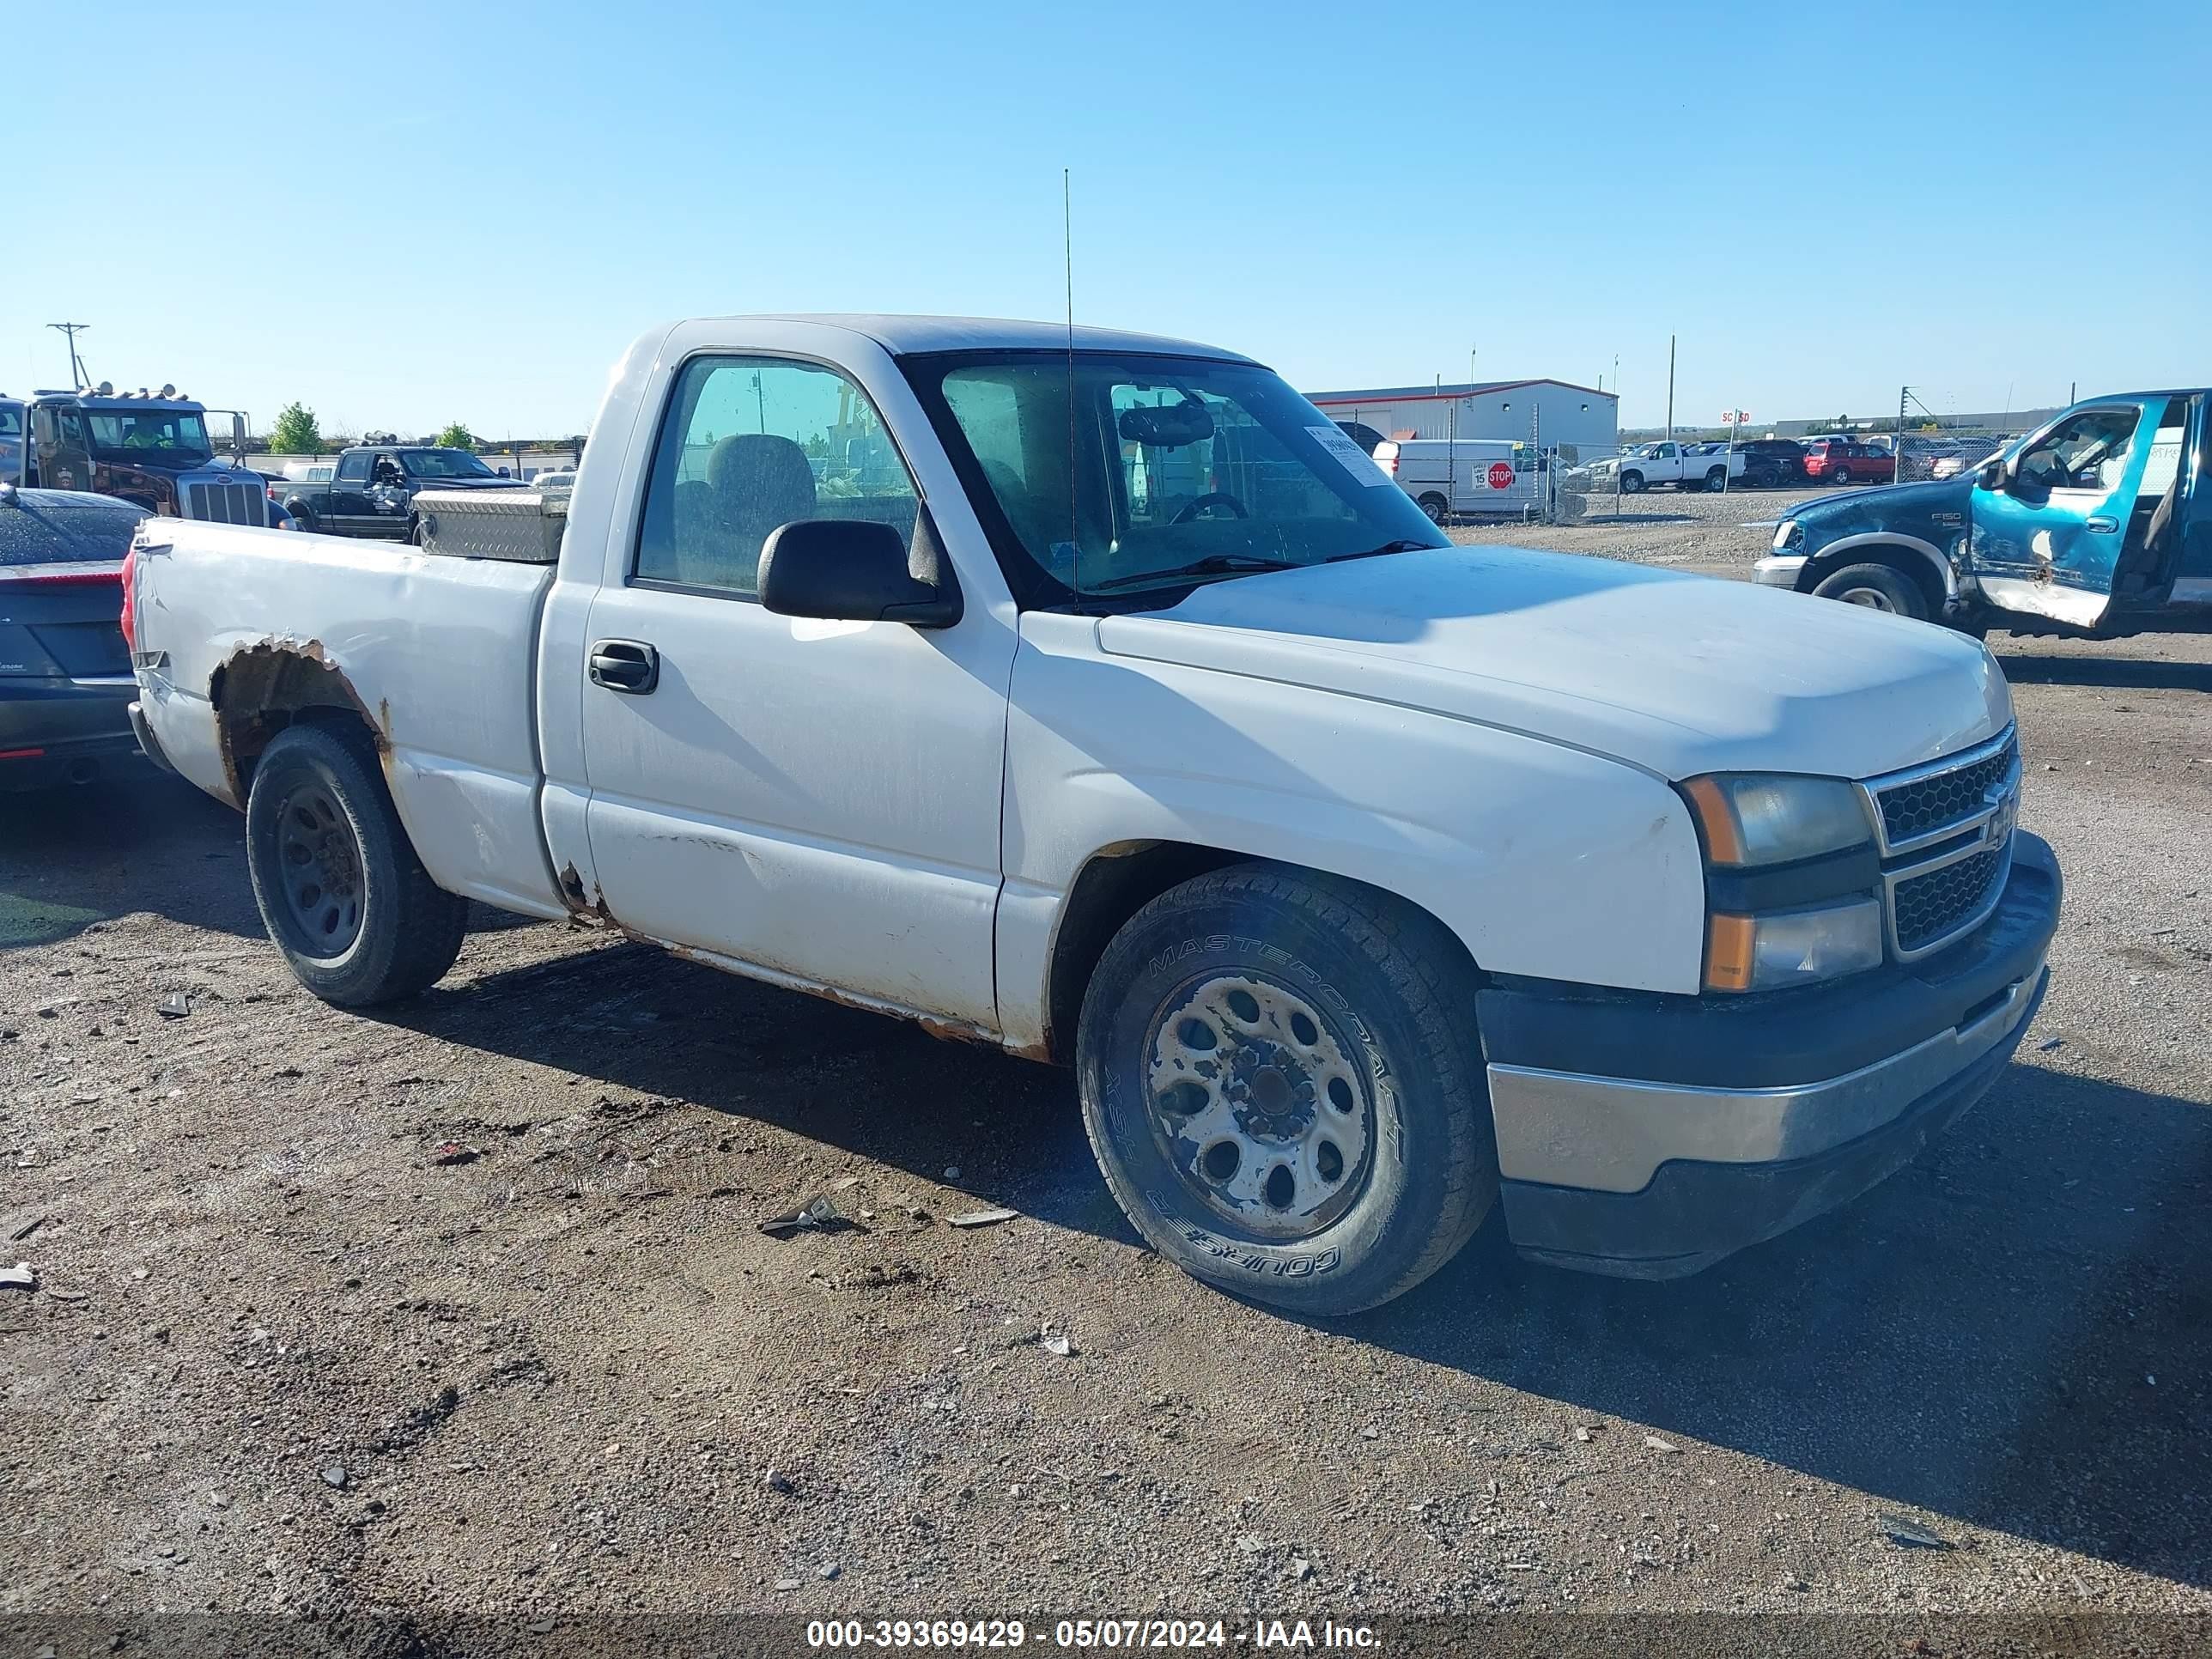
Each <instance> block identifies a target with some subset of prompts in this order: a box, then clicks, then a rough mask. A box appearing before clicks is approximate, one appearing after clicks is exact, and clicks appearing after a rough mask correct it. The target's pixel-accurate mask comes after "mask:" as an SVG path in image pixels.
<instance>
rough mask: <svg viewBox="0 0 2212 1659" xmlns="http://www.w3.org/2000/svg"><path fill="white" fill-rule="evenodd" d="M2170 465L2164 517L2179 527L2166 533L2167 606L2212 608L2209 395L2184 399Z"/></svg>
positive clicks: (2211, 397) (2211, 418)
mask: <svg viewBox="0 0 2212 1659" xmlns="http://www.w3.org/2000/svg"><path fill="white" fill-rule="evenodd" d="M2176 401H2179V400H2178V399H2177V400H2176ZM2165 435H2166V434H2165V433H2163V432H2161V433H2160V437H2161V438H2163V437H2164V436H2165ZM2176 464H2177V465H2178V466H2179V483H2178V484H2177V485H2176V487H2175V492H2174V493H2175V500H2174V503H2173V512H2172V514H2171V515H2170V516H2171V517H2173V518H2175V519H2178V520H2179V524H2178V525H2177V526H2175V527H2174V528H2172V529H2171V530H2168V531H2166V534H2168V535H2171V536H2172V537H2173V538H2175V542H2174V546H2173V548H2172V552H2171V554H2170V555H2169V556H2171V557H2172V561H2173V565H2172V574H2173V588H2172V593H2171V595H2170V596H2169V597H2170V602H2171V603H2172V604H2174V605H2212V394H2206V393H2202V392H2200V393H2199V394H2198V395H2197V396H2196V397H2195V398H2191V399H2190V412H2189V416H2188V421H2187V424H2186V426H2185V428H2184V429H2183V432H2182V441H2181V451H2180V454H2179V456H2178V457H2177V463H2176Z"/></svg>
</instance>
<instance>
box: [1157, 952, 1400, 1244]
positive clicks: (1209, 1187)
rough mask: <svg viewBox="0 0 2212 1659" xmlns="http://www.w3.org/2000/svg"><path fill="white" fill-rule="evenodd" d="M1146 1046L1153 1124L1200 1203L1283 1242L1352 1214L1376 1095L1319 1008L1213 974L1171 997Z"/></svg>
mask: <svg viewBox="0 0 2212 1659" xmlns="http://www.w3.org/2000/svg"><path fill="white" fill-rule="evenodd" d="M1146 1054H1147V1055H1148V1058H1149V1065H1148V1067H1147V1072H1148V1075H1147V1077H1146V1085H1147V1086H1146V1095H1147V1097H1148V1098H1149V1099H1150V1100H1151V1102H1152V1112H1153V1116H1152V1132H1153V1133H1154V1135H1155V1137H1157V1138H1158V1140H1159V1143H1160V1147H1161V1151H1162V1152H1164V1154H1165V1155H1166V1157H1167V1158H1168V1161H1169V1162H1170V1164H1173V1165H1174V1167H1175V1170H1176V1175H1177V1176H1179V1177H1181V1179H1182V1182H1183V1185H1184V1187H1185V1188H1187V1189H1188V1191H1189V1192H1190V1193H1191V1194H1193V1195H1194V1197H1195V1198H1197V1200H1199V1202H1200V1203H1201V1204H1204V1205H1206V1206H1207V1207H1209V1208H1210V1209H1212V1211H1213V1212H1215V1213H1216V1214H1217V1215H1218V1217H1219V1218H1221V1219H1222V1220H1223V1221H1225V1222H1227V1223H1228V1224H1230V1225H1231V1226H1247V1227H1249V1228H1251V1229H1252V1231H1255V1232H1258V1233H1261V1234H1263V1235H1265V1236H1266V1237H1270V1238H1280V1239H1286V1240H1287V1239H1298V1238H1306V1237H1311V1236H1313V1235H1314V1234H1316V1233H1317V1232H1320V1231H1322V1230H1323V1229H1324V1228H1326V1227H1327V1226H1328V1225H1329V1223H1331V1222H1332V1221H1334V1220H1335V1219H1336V1218H1338V1217H1339V1216H1340V1215H1342V1214H1343V1213H1344V1211H1345V1208H1346V1206H1347V1205H1349V1204H1350V1202H1351V1200H1352V1196H1353V1194H1356V1193H1357V1192H1358V1190H1359V1182H1361V1180H1362V1179H1364V1176H1365V1175H1366V1173H1367V1149H1368V1146H1369V1143H1370V1141H1371V1140H1372V1139H1373V1138H1374V1119H1375V1103H1374V1102H1373V1101H1372V1100H1371V1099H1370V1097H1368V1092H1367V1088H1366V1085H1365V1082H1364V1079H1362V1078H1361V1077H1360V1075H1359V1073H1358V1070H1357V1068H1355V1067H1354V1066H1353V1065H1352V1061H1351V1060H1349V1059H1348V1058H1346V1054H1345V1051H1344V1047H1343V1044H1342V1043H1341V1042H1340V1041H1339V1040H1338V1038H1337V1036H1336V1035H1335V1033H1334V1032H1333V1031H1332V1030H1330V1029H1329V1024H1328V1017H1327V1016H1326V1015H1324V1014H1323V1013H1322V1012H1321V1011H1320V1010H1319V1009H1317V1008H1316V1007H1315V1006H1313V1005H1312V1004H1311V1003H1310V1002H1308V1001H1307V1000H1305V999H1304V997H1302V996H1300V995H1299V994H1297V992H1296V991H1294V990H1291V988H1290V987H1287V986H1285V985H1282V984H1279V983H1276V982H1273V981H1269V980H1266V979H1261V978H1258V977H1255V976H1254V975H1249V974H1223V975H1214V976H1212V977H1211V978H1208V979H1205V980H1202V981H1196V982H1194V984H1193V985H1192V986H1191V987H1189V989H1188V991H1187V992H1186V993H1183V994H1179V995H1178V996H1176V998H1174V999H1171V1000H1170V1002H1169V1003H1168V1004H1166V1005H1164V1006H1163V1007H1162V1008H1161V1010H1160V1012H1159V1014H1158V1018H1156V1019H1155V1020H1154V1022H1153V1027H1152V1038H1151V1041H1150V1042H1148V1043H1147V1044H1146Z"/></svg>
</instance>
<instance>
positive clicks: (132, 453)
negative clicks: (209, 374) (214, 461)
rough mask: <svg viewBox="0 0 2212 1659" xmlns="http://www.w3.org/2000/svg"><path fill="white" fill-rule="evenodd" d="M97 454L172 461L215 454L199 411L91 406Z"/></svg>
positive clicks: (107, 457)
mask: <svg viewBox="0 0 2212 1659" xmlns="http://www.w3.org/2000/svg"><path fill="white" fill-rule="evenodd" d="M85 420H86V421H87V422H88V423H89V424H90V426H91V428H92V447H93V452H94V453H95V454H97V455H99V456H100V458H101V459H103V460H131V459H135V458H137V457H140V456H143V455H145V454H147V453H149V452H150V453H157V454H160V455H162V456H164V457H166V458H167V459H172V460H197V461H204V460H207V459H210V458H211V457H212V456H213V455H214V454H215V447H214V446H213V445H211V444H210V443H209V442H208V435H207V422H205V421H203V420H202V419H201V418H200V416H199V411H198V410H176V409H130V410H124V409H88V410H85Z"/></svg>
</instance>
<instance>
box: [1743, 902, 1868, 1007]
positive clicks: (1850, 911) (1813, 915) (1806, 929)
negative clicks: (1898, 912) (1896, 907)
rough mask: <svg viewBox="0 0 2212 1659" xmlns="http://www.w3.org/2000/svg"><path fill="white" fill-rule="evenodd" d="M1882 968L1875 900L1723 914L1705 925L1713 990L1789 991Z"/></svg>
mask: <svg viewBox="0 0 2212 1659" xmlns="http://www.w3.org/2000/svg"><path fill="white" fill-rule="evenodd" d="M1881 963H1882V928H1881V904H1880V903H1879V902H1877V901H1875V900H1874V899H1871V898H1859V899H1853V900H1851V901H1850V902H1848V903H1844V904H1826V905H1820V906H1818V907H1815V908H1808V909H1803V910H1777V911H1772V912H1770V913H1768V914H1766V915H1755V916H1744V915H1729V914H1728V913H1727V912H1724V911H1723V912H1720V913H1717V914H1716V915H1713V916H1711V918H1709V919H1708V921H1706V924H1705V988H1706V989H1707V990H1708V991H1780V990H1786V989H1787V988H1789V987H1791V986H1793V985H1810V984H1813V983H1814V982H1815V981H1820V980H1824V979H1836V978H1839V977H1840V976H1842V975H1844V974H1856V973H1859V972H1861V971H1863V970H1864V969H1869V968H1879V967H1881Z"/></svg>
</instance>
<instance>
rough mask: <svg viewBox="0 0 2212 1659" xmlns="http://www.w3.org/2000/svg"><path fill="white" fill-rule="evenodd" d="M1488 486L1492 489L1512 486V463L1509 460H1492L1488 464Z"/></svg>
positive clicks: (1510, 487)
mask: <svg viewBox="0 0 2212 1659" xmlns="http://www.w3.org/2000/svg"><path fill="white" fill-rule="evenodd" d="M1490 487H1491V488H1492V489H1512V488H1513V464H1512V463H1511V462H1510V461H1492V463H1491V464H1490Z"/></svg>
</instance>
